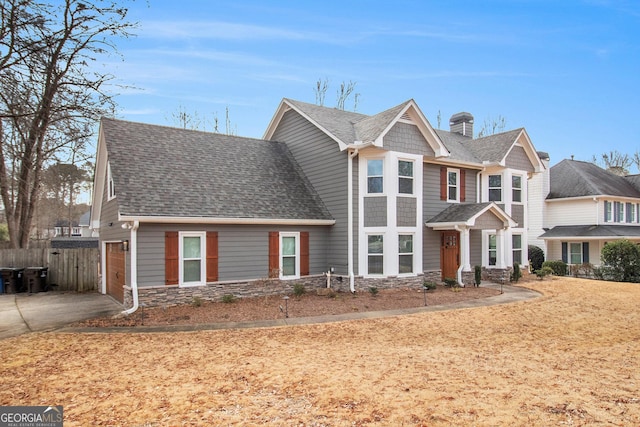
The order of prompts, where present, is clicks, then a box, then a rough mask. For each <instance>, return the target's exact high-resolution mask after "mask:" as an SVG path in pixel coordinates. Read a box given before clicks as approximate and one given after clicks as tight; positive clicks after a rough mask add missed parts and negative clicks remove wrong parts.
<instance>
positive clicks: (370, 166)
mask: <svg viewBox="0 0 640 427" xmlns="http://www.w3.org/2000/svg"><path fill="white" fill-rule="evenodd" d="M383 190H384V180H383V162H382V159H376V160H367V193H369V194H372V193H374V194H375V193H382V192H383Z"/></svg>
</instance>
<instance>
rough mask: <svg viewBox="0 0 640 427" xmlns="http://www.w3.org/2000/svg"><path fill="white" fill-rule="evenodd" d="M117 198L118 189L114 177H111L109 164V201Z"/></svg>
mask: <svg viewBox="0 0 640 427" xmlns="http://www.w3.org/2000/svg"><path fill="white" fill-rule="evenodd" d="M115 197H116V187H115V185H114V183H113V177H112V176H111V165H110V164H109V163H107V200H111V199H113V198H115Z"/></svg>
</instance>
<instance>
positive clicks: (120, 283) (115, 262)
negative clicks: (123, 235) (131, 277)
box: [106, 243, 125, 303]
mask: <svg viewBox="0 0 640 427" xmlns="http://www.w3.org/2000/svg"><path fill="white" fill-rule="evenodd" d="M106 250H107V256H106V261H107V293H108V294H109V295H111V296H112V297H114V298H115V299H116V300H118V301H120V302H121V303H123V302H124V283H125V269H124V251H123V250H122V244H121V243H107V248H106Z"/></svg>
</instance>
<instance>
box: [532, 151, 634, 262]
mask: <svg viewBox="0 0 640 427" xmlns="http://www.w3.org/2000/svg"><path fill="white" fill-rule="evenodd" d="M549 181H550V188H549V193H548V196H547V197H546V212H545V229H546V230H547V231H546V232H544V233H543V234H542V235H541V236H540V239H541V240H543V241H544V243H545V254H546V259H548V260H563V261H565V262H566V263H568V264H570V265H578V264H582V263H591V264H593V265H600V253H601V251H602V248H603V247H604V245H605V244H606V243H607V242H611V241H613V240H619V239H630V240H632V241H634V242H638V243H640V176H637V175H635V176H628V177H623V176H619V175H615V174H613V173H610V172H607V171H606V170H604V169H602V168H600V167H598V166H597V165H595V164H593V163H588V162H582V161H577V160H563V161H561V162H560V163H558V164H556V165H554V166H553V167H551V168H550V170H549Z"/></svg>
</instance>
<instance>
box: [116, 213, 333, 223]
mask: <svg viewBox="0 0 640 427" xmlns="http://www.w3.org/2000/svg"><path fill="white" fill-rule="evenodd" d="M118 221H123V222H126V221H133V222H144V223H156V224H167V223H180V224H230V225H334V224H335V223H336V220H335V219H277V218H211V217H201V216H197V217H179V216H178V217H176V216H141V215H118Z"/></svg>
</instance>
